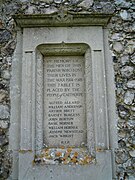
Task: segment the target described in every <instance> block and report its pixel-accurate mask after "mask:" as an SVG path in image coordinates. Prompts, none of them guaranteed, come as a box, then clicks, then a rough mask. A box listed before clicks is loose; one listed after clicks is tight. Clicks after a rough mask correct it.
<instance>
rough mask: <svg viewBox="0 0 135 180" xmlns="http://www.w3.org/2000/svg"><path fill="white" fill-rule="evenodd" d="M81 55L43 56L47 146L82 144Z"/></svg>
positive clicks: (83, 122)
mask: <svg viewBox="0 0 135 180" xmlns="http://www.w3.org/2000/svg"><path fill="white" fill-rule="evenodd" d="M84 64H85V62H84V57H83V56H48V57H45V58H44V143H45V144H46V145H47V146H49V147H60V146H64V147H69V146H70V147H71V146H74V147H80V146H82V145H83V144H86V118H85V114H86V113H85V68H84Z"/></svg>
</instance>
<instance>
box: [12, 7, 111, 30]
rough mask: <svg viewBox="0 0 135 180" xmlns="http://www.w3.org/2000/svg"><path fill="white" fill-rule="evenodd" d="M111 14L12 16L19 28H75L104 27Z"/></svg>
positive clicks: (64, 13) (69, 13)
mask: <svg viewBox="0 0 135 180" xmlns="http://www.w3.org/2000/svg"><path fill="white" fill-rule="evenodd" d="M111 17H112V14H103V13H102V14H100V13H76V12H74V13H72V12H65V11H62V12H61V11H60V12H57V13H52V14H23V15H22V14H21V15H20V14H18V15H13V18H14V19H15V22H16V23H17V25H18V26H20V27H22V28H23V27H24V28H25V27H63V26H64V27H66V26H70V27H75V26H106V25H107V24H108V22H109V20H110V18H111Z"/></svg>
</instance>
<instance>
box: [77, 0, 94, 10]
mask: <svg viewBox="0 0 135 180" xmlns="http://www.w3.org/2000/svg"><path fill="white" fill-rule="evenodd" d="M92 4H93V0H84V1H82V2H81V3H80V4H79V6H81V7H84V8H88V7H90V6H91V5H92Z"/></svg>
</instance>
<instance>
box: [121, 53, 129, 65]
mask: <svg viewBox="0 0 135 180" xmlns="http://www.w3.org/2000/svg"><path fill="white" fill-rule="evenodd" d="M120 62H121V64H122V65H125V64H127V63H129V56H128V55H124V56H122V57H121V59H120Z"/></svg>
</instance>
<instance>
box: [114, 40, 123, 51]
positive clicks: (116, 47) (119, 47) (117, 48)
mask: <svg viewBox="0 0 135 180" xmlns="http://www.w3.org/2000/svg"><path fill="white" fill-rule="evenodd" d="M113 49H114V50H115V51H116V52H117V53H120V52H121V51H122V50H123V45H122V44H121V42H119V41H117V42H114V44H113Z"/></svg>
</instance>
